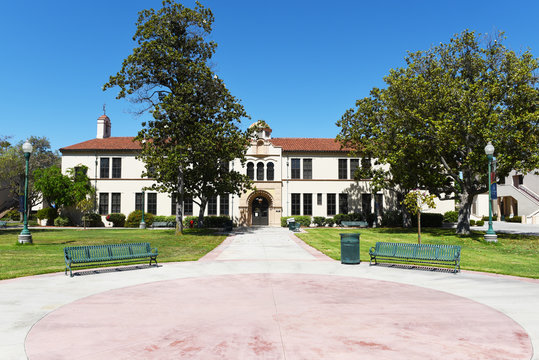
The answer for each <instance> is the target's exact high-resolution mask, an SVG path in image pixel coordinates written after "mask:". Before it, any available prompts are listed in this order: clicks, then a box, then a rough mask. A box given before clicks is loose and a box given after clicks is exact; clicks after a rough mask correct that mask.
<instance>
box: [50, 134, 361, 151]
mask: <svg viewBox="0 0 539 360" xmlns="http://www.w3.org/2000/svg"><path fill="white" fill-rule="evenodd" d="M270 141H271V143H272V144H273V145H275V146H279V147H282V149H283V151H292V152H348V151H350V150H351V149H350V148H341V144H340V143H338V142H337V141H335V139H333V138H273V139H270ZM93 150H140V144H139V143H138V142H135V141H134V138H133V137H110V138H106V139H92V140H88V141H84V142H81V143H78V144H75V145H71V146H66V147H64V148H61V149H60V151H61V152H66V151H93Z"/></svg>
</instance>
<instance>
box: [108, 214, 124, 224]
mask: <svg viewBox="0 0 539 360" xmlns="http://www.w3.org/2000/svg"><path fill="white" fill-rule="evenodd" d="M106 219H107V221H110V222H111V223H112V226H113V227H124V225H125V215H124V214H120V213H112V214H108V215H107V218H106Z"/></svg>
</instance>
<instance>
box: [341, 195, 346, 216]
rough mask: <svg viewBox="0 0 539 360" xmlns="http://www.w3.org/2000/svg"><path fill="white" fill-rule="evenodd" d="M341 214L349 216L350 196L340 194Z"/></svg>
mask: <svg viewBox="0 0 539 360" xmlns="http://www.w3.org/2000/svg"><path fill="white" fill-rule="evenodd" d="M339 214H348V194H339Z"/></svg>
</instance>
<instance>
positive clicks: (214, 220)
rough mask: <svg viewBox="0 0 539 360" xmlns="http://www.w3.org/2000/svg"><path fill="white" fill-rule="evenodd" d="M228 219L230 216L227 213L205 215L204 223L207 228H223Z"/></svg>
mask: <svg viewBox="0 0 539 360" xmlns="http://www.w3.org/2000/svg"><path fill="white" fill-rule="evenodd" d="M227 221H230V217H228V216H227V215H221V216H204V220H203V221H202V225H203V227H205V228H222V227H225V225H226V223H227Z"/></svg>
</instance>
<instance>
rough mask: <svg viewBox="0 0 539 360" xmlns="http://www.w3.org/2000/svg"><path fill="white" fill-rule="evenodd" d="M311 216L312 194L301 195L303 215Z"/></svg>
mask: <svg viewBox="0 0 539 360" xmlns="http://www.w3.org/2000/svg"><path fill="white" fill-rule="evenodd" d="M312 214H313V194H303V215H312Z"/></svg>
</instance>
